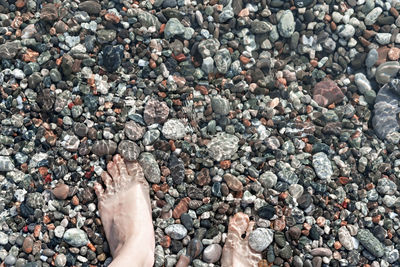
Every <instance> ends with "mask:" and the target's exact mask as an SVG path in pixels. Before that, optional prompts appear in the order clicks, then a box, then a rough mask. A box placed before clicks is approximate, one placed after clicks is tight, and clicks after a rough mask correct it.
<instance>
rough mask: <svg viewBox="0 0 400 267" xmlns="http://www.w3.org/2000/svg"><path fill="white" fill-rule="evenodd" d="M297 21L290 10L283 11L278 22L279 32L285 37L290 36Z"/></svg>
mask: <svg viewBox="0 0 400 267" xmlns="http://www.w3.org/2000/svg"><path fill="white" fill-rule="evenodd" d="M295 26H296V23H295V21H294V17H293V13H292V11H290V10H286V11H283V14H282V15H281V17H280V19H279V23H278V30H279V34H280V35H281V36H282V37H284V38H290V37H291V36H292V34H293V33H294V30H295Z"/></svg>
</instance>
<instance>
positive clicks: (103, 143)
mask: <svg viewBox="0 0 400 267" xmlns="http://www.w3.org/2000/svg"><path fill="white" fill-rule="evenodd" d="M116 150H117V144H116V143H115V142H114V141H112V140H100V141H96V142H95V143H94V145H93V147H92V152H93V153H94V154H96V155H97V156H99V157H101V156H104V155H112V154H114V153H115V151H116Z"/></svg>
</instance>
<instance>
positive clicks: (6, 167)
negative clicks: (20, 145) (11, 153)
mask: <svg viewBox="0 0 400 267" xmlns="http://www.w3.org/2000/svg"><path fill="white" fill-rule="evenodd" d="M14 168H15V166H14V164H13V162H12V160H11V158H10V157H8V156H0V172H7V171H12V170H14Z"/></svg>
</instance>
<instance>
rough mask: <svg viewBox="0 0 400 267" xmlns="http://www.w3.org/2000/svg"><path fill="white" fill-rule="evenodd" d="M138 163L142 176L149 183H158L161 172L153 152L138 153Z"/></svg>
mask: <svg viewBox="0 0 400 267" xmlns="http://www.w3.org/2000/svg"><path fill="white" fill-rule="evenodd" d="M139 163H140V165H141V166H142V168H143V173H144V177H145V178H146V180H147V181H149V182H150V183H154V184H158V183H159V182H160V180H161V172H160V168H159V166H158V163H157V161H156V159H155V158H154V156H153V154H151V153H149V152H143V153H142V154H140V157H139Z"/></svg>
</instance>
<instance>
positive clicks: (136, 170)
mask: <svg viewBox="0 0 400 267" xmlns="http://www.w3.org/2000/svg"><path fill="white" fill-rule="evenodd" d="M125 163H126V167H127V170H128V173H129V175H130V176H131V177H132V178H133V179H134V180H135V181H137V182H146V179H145V178H144V173H143V169H142V167H141V166H140V164H139V162H137V161H127V160H126V161H125Z"/></svg>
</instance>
